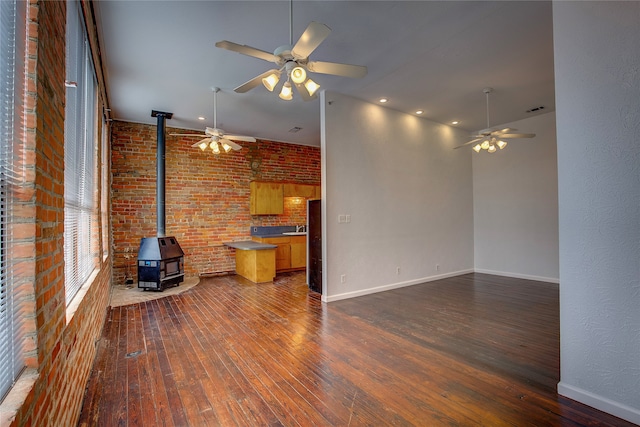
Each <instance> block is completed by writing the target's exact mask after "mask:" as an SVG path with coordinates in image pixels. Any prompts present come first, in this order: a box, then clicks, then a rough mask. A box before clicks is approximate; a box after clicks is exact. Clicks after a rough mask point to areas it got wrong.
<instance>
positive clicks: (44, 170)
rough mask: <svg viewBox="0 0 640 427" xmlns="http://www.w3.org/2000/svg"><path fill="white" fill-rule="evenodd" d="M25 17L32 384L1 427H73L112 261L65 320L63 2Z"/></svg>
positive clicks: (25, 250) (25, 213)
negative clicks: (73, 312) (26, 28)
mask: <svg viewBox="0 0 640 427" xmlns="http://www.w3.org/2000/svg"><path fill="white" fill-rule="evenodd" d="M28 15H29V17H28V19H29V26H28V36H29V41H28V45H27V50H28V59H27V61H26V62H27V73H28V75H27V91H28V93H27V99H26V101H25V106H26V109H27V114H26V125H27V141H26V150H25V152H24V156H23V160H24V162H25V164H24V170H25V171H26V174H25V176H24V183H23V184H24V185H23V187H24V188H22V189H20V193H21V202H20V204H19V205H18V206H17V207H16V209H17V212H19V214H20V216H21V218H20V219H19V221H21V222H24V224H27V226H25V227H23V232H24V234H23V235H22V237H23V243H22V244H21V245H20V252H21V255H23V256H24V259H25V262H24V264H25V265H26V266H29V268H27V269H26V272H25V277H24V278H25V279H27V280H28V283H26V285H25V287H26V288H28V289H29V292H27V293H26V298H27V299H28V300H31V301H32V304H30V305H28V306H27V311H28V312H27V313H25V314H24V315H25V317H26V318H27V322H26V324H27V332H28V337H29V342H28V345H27V350H28V351H29V353H28V354H27V356H28V358H27V363H28V368H31V369H33V370H34V371H35V372H37V374H36V375H37V377H36V379H35V383H34V384H33V385H32V386H31V387H30V388H29V387H27V388H26V390H28V391H26V392H24V391H22V392H21V391H20V390H19V389H20V387H16V388H14V390H12V392H11V393H10V395H9V397H7V400H11V403H12V404H13V405H15V407H14V409H12V410H9V411H8V412H5V413H3V414H2V418H0V423H2V425H3V426H4V425H5V424H4V423H5V422H8V419H7V418H5V417H6V416H8V417H9V419H11V417H13V419H12V421H11V422H10V425H12V426H23V425H27V426H28V425H32V426H73V425H76V424H77V420H78V417H79V414H80V408H81V405H82V398H83V395H84V389H85V385H86V381H87V379H88V377H89V374H90V371H91V366H92V364H93V359H94V356H95V344H94V343H95V341H96V340H97V339H98V338H99V336H100V332H101V330H102V326H103V323H104V318H105V314H106V308H107V305H108V297H109V290H110V287H109V284H110V282H111V268H110V267H111V266H110V263H111V260H110V258H108V259H107V260H106V262H104V263H101V264H100V265H99V266H98V273H97V275H96V278H95V280H94V281H93V283H92V284H91V285H90V287H89V288H88V289H87V291H86V295H85V296H84V298H83V299H82V300H81V302H80V303H79V306H78V307H77V310H76V311H75V314H74V316H73V317H72V318H70V319H69V318H68V317H67V316H68V315H67V310H66V308H67V307H66V303H65V291H64V250H63V247H64V100H65V86H64V80H65V27H66V25H65V24H66V2H62V1H44V2H43V1H35V0H31V1H30V4H29V12H28ZM29 225H30V226H29ZM99 258H100V260H102V256H99ZM31 319H34V320H31ZM19 384H20V382H19ZM7 400H5V402H3V404H4V403H6V401H7ZM15 408H17V409H15ZM6 414H8V415H6Z"/></svg>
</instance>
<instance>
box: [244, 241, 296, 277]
mask: <svg viewBox="0 0 640 427" xmlns="http://www.w3.org/2000/svg"><path fill="white" fill-rule="evenodd" d="M253 240H255V241H256V242H261V243H269V244H271V245H277V248H276V271H287V270H298V269H303V268H306V267H307V237H306V236H285V237H257V236H253Z"/></svg>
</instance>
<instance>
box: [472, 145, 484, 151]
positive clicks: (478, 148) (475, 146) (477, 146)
mask: <svg viewBox="0 0 640 427" xmlns="http://www.w3.org/2000/svg"><path fill="white" fill-rule="evenodd" d="M480 150H482V147H481V146H480V144H476V145H474V146H473V151H475V152H476V153H479V152H480Z"/></svg>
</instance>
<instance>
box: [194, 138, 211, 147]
mask: <svg viewBox="0 0 640 427" xmlns="http://www.w3.org/2000/svg"><path fill="white" fill-rule="evenodd" d="M209 141H211V138H205V139H201V140H200V141H198V142H196V143H195V144H193V145H191V146H192V147H199V146H200V144H202V143H203V142H206V143H207V144H208V143H209Z"/></svg>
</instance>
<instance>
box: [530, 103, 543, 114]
mask: <svg viewBox="0 0 640 427" xmlns="http://www.w3.org/2000/svg"><path fill="white" fill-rule="evenodd" d="M542 110H544V105H541V106H539V107H534V108H531V109H529V110H527V113H535V112H537V111H542Z"/></svg>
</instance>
